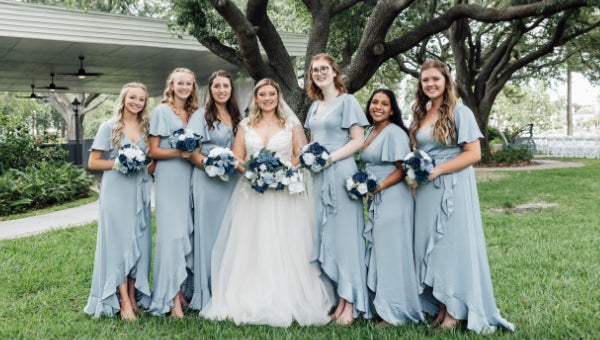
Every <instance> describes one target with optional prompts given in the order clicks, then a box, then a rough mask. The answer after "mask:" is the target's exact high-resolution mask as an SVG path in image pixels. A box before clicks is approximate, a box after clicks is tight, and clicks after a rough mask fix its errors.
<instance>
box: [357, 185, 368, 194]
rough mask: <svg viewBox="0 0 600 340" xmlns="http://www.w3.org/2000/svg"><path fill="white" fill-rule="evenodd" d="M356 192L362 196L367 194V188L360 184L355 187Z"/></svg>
mask: <svg viewBox="0 0 600 340" xmlns="http://www.w3.org/2000/svg"><path fill="white" fill-rule="evenodd" d="M356 190H358V192H360V193H361V195H364V194H366V193H367V192H369V188H367V183H360V184H359V185H358V187H356Z"/></svg>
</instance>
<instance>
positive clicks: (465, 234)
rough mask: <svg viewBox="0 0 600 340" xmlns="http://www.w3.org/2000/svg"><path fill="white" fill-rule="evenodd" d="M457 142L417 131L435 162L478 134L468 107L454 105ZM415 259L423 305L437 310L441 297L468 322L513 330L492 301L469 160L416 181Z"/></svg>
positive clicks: (481, 328)
mask: <svg viewBox="0 0 600 340" xmlns="http://www.w3.org/2000/svg"><path fill="white" fill-rule="evenodd" d="M453 115H454V120H455V122H456V130H455V136H456V139H457V146H456V147H453V146H452V142H451V141H450V138H448V141H449V146H446V145H445V144H443V143H441V142H436V141H435V140H434V139H433V137H431V128H429V129H426V130H424V131H418V133H417V142H418V148H419V149H422V150H424V151H425V152H427V153H428V154H429V155H430V156H431V157H432V158H433V159H434V160H435V162H436V164H437V165H440V164H442V163H444V162H446V161H449V160H451V159H453V158H454V157H456V156H458V155H459V154H460V153H461V152H462V151H463V145H464V143H470V142H473V141H475V140H477V139H478V138H482V137H483V136H482V135H481V132H480V131H479V127H478V126H477V122H476V121H475V117H474V115H473V113H472V112H471V110H469V109H468V108H467V107H466V106H464V105H462V104H457V105H456V107H455V108H454V112H453ZM415 262H416V270H417V279H418V280H419V284H420V285H419V293H420V296H421V303H422V305H423V310H424V311H425V312H426V313H428V314H431V315H434V314H437V312H438V304H437V301H441V302H442V303H444V304H445V305H446V307H447V310H448V312H449V313H450V315H452V316H453V317H454V318H456V319H460V320H468V322H467V328H468V329H471V330H473V331H475V332H477V333H491V332H494V331H495V330H496V327H501V328H505V329H509V330H514V325H513V324H511V323H509V322H508V321H506V320H505V319H503V318H502V317H501V316H500V312H499V310H498V308H497V307H496V302H495V301H494V293H493V289H492V279H491V276H490V269H489V264H488V258H487V252H486V249H485V238H484V235H483V225H482V222H481V212H480V208H479V196H478V194H477V184H476V182H475V173H474V170H473V167H472V166H469V167H467V168H465V169H463V170H460V171H457V172H454V173H451V174H445V175H441V176H439V177H437V178H436V179H435V180H433V181H432V182H428V183H425V184H420V185H419V186H418V187H417V198H416V209H415Z"/></svg>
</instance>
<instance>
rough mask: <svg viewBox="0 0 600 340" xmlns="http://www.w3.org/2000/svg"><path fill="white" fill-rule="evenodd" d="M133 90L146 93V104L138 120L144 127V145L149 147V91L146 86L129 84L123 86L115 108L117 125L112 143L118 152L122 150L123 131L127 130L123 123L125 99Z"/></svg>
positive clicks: (139, 113)
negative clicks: (138, 89)
mask: <svg viewBox="0 0 600 340" xmlns="http://www.w3.org/2000/svg"><path fill="white" fill-rule="evenodd" d="M132 88H140V89H142V90H144V92H146V102H145V103H144V108H142V110H141V111H140V112H138V115H137V119H138V122H139V123H140V125H141V127H142V138H143V141H144V144H146V146H148V131H149V130H150V114H149V112H148V111H149V110H148V91H147V90H146V86H145V85H144V84H141V83H128V84H125V85H124V86H123V88H122V89H121V93H120V94H119V99H117V105H116V106H115V111H114V117H115V120H116V123H115V125H114V126H113V128H112V135H111V141H112V143H113V145H114V146H115V149H116V150H118V149H120V148H121V138H123V129H124V128H125V122H124V121H123V111H124V110H125V97H126V96H127V92H129V90H130V89H132Z"/></svg>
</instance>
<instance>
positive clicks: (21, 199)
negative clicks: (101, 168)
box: [0, 161, 94, 216]
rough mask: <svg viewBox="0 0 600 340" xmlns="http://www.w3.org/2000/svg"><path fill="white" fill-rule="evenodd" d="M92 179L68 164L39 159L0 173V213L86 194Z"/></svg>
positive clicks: (41, 205)
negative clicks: (20, 167) (25, 165)
mask: <svg viewBox="0 0 600 340" xmlns="http://www.w3.org/2000/svg"><path fill="white" fill-rule="evenodd" d="M93 183H94V180H93V178H92V177H91V176H90V175H89V174H88V173H86V172H85V170H83V169H82V168H79V167H76V166H74V165H73V164H71V163H66V162H63V163H62V164H58V163H53V162H48V161H41V162H40V163H36V164H34V165H30V166H27V167H25V168H24V169H9V170H8V171H7V172H6V173H4V174H3V175H1V176H0V216H5V215H10V214H15V213H20V212H23V211H26V210H29V209H39V208H44V207H47V206H50V205H54V204H60V203H64V202H69V201H73V200H76V199H79V198H83V197H87V196H88V194H89V188H90V186H91V185H92V184H93Z"/></svg>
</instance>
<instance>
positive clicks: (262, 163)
mask: <svg viewBox="0 0 600 340" xmlns="http://www.w3.org/2000/svg"><path fill="white" fill-rule="evenodd" d="M244 169H245V170H246V171H245V172H244V177H246V179H247V180H248V181H250V186H251V187H252V189H254V190H256V191H257V192H259V193H261V194H262V193H264V192H265V191H266V190H267V189H272V190H283V188H284V187H285V185H284V184H283V179H284V178H285V172H286V169H285V166H284V165H283V163H282V162H281V160H280V159H279V158H278V157H277V156H275V153H273V151H270V150H268V149H265V148H262V149H261V150H260V151H259V152H258V153H257V154H255V155H251V156H250V160H248V162H246V164H244Z"/></svg>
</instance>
